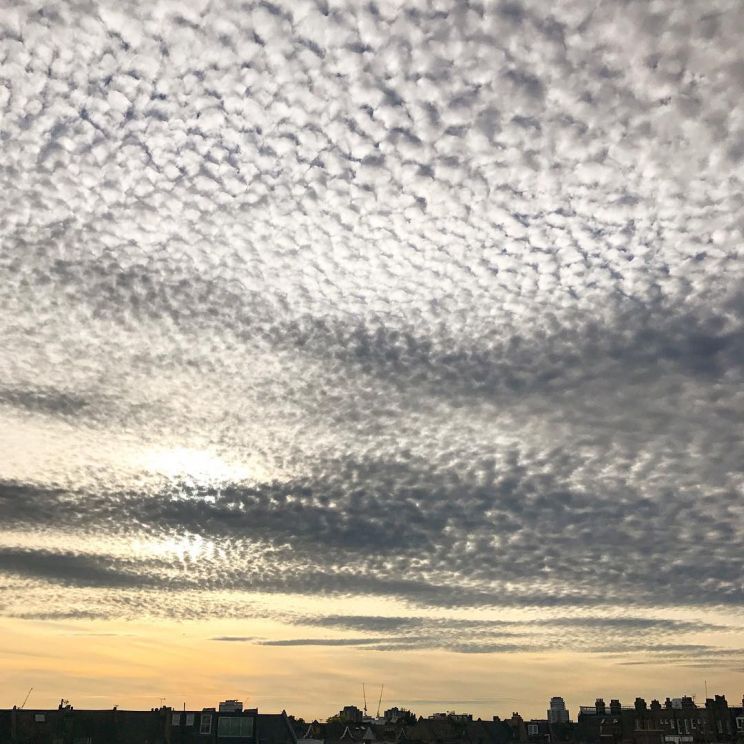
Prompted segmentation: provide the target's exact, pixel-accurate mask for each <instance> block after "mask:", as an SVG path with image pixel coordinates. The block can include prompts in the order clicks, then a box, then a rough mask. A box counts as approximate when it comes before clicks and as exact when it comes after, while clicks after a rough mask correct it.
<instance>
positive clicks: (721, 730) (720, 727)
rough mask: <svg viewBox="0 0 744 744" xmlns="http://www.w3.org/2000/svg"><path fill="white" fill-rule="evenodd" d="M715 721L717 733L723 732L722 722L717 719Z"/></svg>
mask: <svg viewBox="0 0 744 744" xmlns="http://www.w3.org/2000/svg"><path fill="white" fill-rule="evenodd" d="M717 723H718V733H719V734H722V733H723V724H722V723H721V722H720V721H717Z"/></svg>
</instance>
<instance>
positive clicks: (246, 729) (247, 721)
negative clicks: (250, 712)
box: [217, 716, 253, 737]
mask: <svg viewBox="0 0 744 744" xmlns="http://www.w3.org/2000/svg"><path fill="white" fill-rule="evenodd" d="M217 736H226V737H227V736H235V737H237V736H253V717H252V716H220V717H219V720H218V721H217Z"/></svg>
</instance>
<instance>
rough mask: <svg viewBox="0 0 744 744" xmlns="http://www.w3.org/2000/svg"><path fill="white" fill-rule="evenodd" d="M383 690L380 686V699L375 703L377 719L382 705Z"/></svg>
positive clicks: (382, 686)
mask: <svg viewBox="0 0 744 744" xmlns="http://www.w3.org/2000/svg"><path fill="white" fill-rule="evenodd" d="M384 689H385V685H380V699H379V700H378V701H377V718H379V717H380V706H381V705H382V691H383V690H384Z"/></svg>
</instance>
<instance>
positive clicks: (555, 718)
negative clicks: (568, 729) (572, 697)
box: [548, 697, 568, 723]
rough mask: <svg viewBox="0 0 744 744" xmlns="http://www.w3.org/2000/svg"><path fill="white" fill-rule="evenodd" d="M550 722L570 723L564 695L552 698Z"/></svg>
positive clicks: (549, 711)
mask: <svg viewBox="0 0 744 744" xmlns="http://www.w3.org/2000/svg"><path fill="white" fill-rule="evenodd" d="M548 723H568V710H567V709H566V703H565V702H564V700H563V698H562V697H552V698H550V708H548Z"/></svg>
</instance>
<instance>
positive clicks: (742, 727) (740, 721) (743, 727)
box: [736, 718, 744, 731]
mask: <svg viewBox="0 0 744 744" xmlns="http://www.w3.org/2000/svg"><path fill="white" fill-rule="evenodd" d="M736 730H737V731H744V718H737V719H736Z"/></svg>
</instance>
